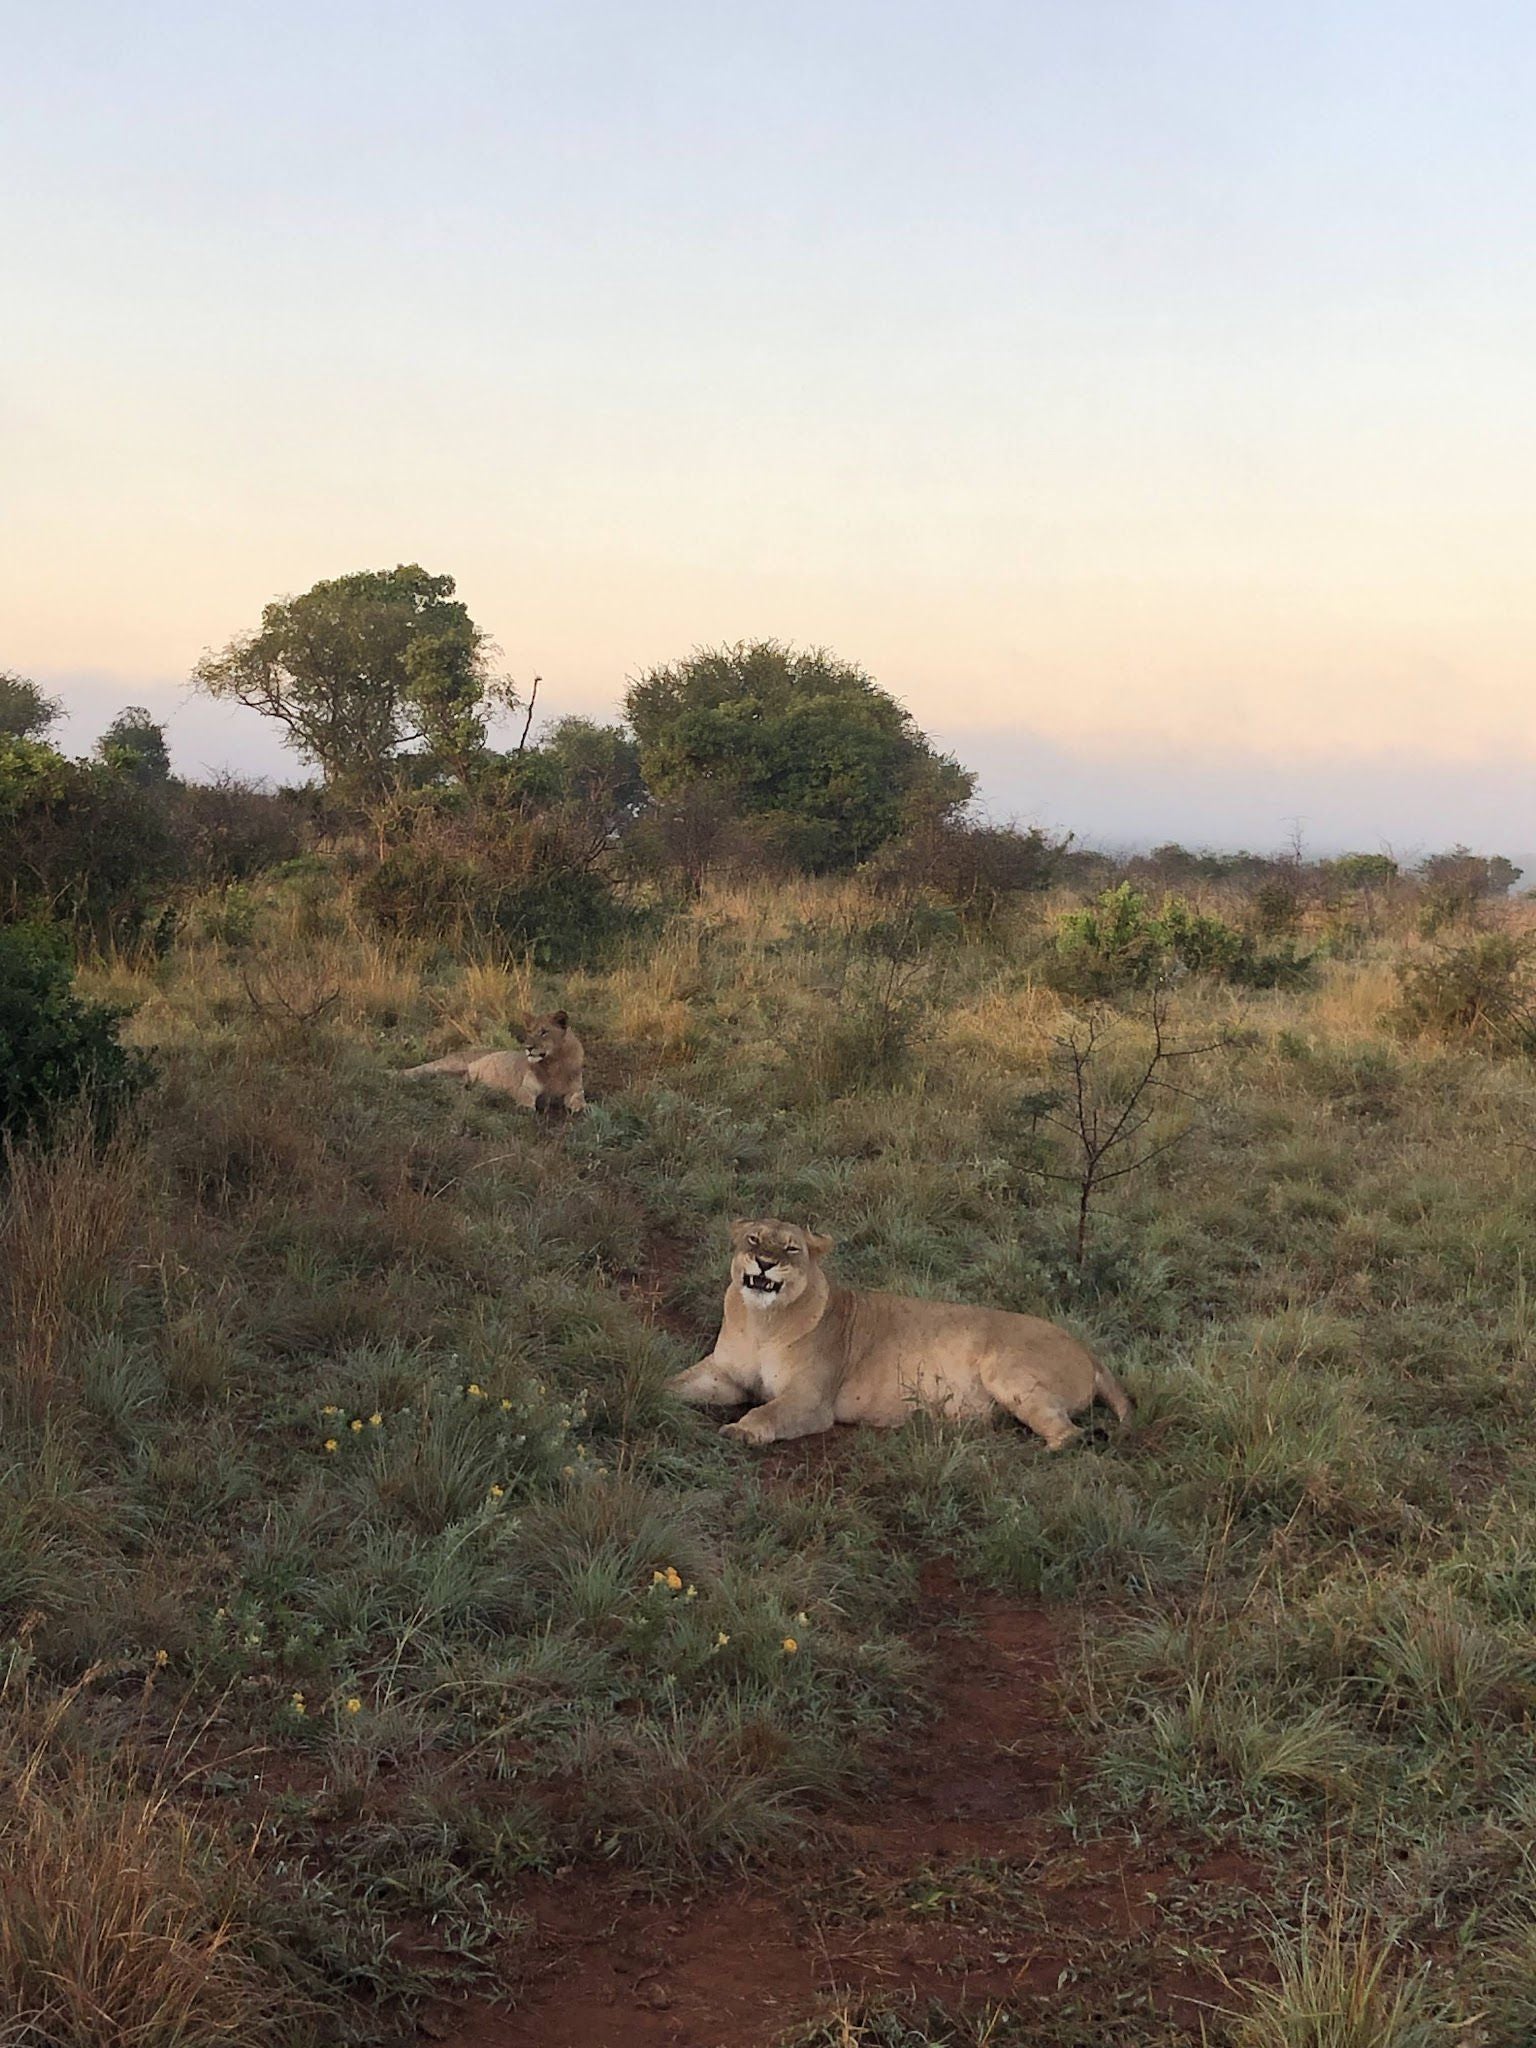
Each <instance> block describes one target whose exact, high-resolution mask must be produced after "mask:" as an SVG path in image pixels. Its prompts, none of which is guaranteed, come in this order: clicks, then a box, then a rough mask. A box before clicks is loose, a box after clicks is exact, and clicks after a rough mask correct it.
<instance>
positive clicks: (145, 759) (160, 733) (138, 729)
mask: <svg viewBox="0 0 1536 2048" xmlns="http://www.w3.org/2000/svg"><path fill="white" fill-rule="evenodd" d="M96 751H97V753H98V754H99V755H100V756H101V758H102V760H103V761H104V762H105V763H106V764H107V766H108V767H109V768H112V769H115V770H116V772H117V773H118V774H119V775H126V776H127V778H128V780H129V781H130V782H135V783H137V784H138V786H139V788H140V789H153V788H155V787H157V786H158V785H160V784H163V783H166V782H169V781H170V779H171V754H170V749H169V748H168V747H167V745H166V743H165V727H164V726H163V725H161V724H159V723H158V721H157V720H155V719H153V718H151V717H150V715H149V713H148V712H147V711H146V710H145V709H144V706H143V705H142V704H130V705H129V706H128V708H127V709H126V710H125V711H120V712H119V713H118V714H117V716H116V718H114V719H113V721H112V723H111V724H110V725H109V726H108V727H107V729H106V731H105V732H104V733H103V734H102V736H101V738H100V739H99V740H98V741H97V743H96Z"/></svg>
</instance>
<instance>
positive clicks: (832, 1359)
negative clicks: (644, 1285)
mask: <svg viewBox="0 0 1536 2048" xmlns="http://www.w3.org/2000/svg"><path fill="white" fill-rule="evenodd" d="M731 1243H732V1246H733V1255H732V1259H731V1281H730V1285H729V1286H728V1287H727V1289H726V1291H725V1318H724V1321H723V1322H722V1324H721V1326H720V1335H719V1336H718V1337H717V1338H716V1340H715V1348H714V1350H713V1351H712V1352H711V1354H710V1356H709V1357H708V1358H706V1359H705V1360H704V1361H703V1363H702V1364H700V1365H695V1366H693V1367H691V1368H690V1369H689V1370H688V1371H687V1372H680V1373H678V1374H677V1375H676V1376H675V1377H674V1378H673V1379H672V1380H671V1381H670V1382H669V1383H668V1384H669V1386H670V1389H671V1391H672V1392H673V1393H674V1394H677V1395H678V1396H680V1398H681V1399H683V1400H684V1401H691V1402H694V1403H696V1404H698V1405H699V1406H702V1407H717V1408H729V1407H737V1406H739V1405H740V1404H741V1403H742V1402H743V1401H757V1402H760V1403H761V1404H762V1405H761V1406H760V1407H756V1408H754V1409H753V1410H752V1411H751V1413H750V1414H748V1415H744V1416H743V1417H742V1418H741V1420H740V1421H739V1422H732V1423H728V1424H727V1425H726V1427H725V1429H724V1431H723V1432H722V1433H723V1434H724V1435H726V1436H735V1437H741V1438H744V1439H745V1440H746V1442H748V1443H754V1444H768V1443H774V1442H777V1441H779V1440H780V1439H782V1438H784V1437H794V1436H810V1435H813V1434H814V1433H815V1432H817V1431H818V1430H823V1429H830V1428H831V1427H832V1425H833V1423H834V1422H865V1423H871V1424H873V1425H874V1426H875V1427H877V1428H881V1429H889V1428H893V1427H894V1426H895V1425H896V1424H897V1423H900V1422H904V1421H905V1420H906V1419H907V1417H908V1416H909V1415H910V1414H911V1413H912V1411H913V1409H914V1408H924V1409H928V1410H930V1411H931V1412H933V1413H936V1414H941V1415H953V1416H985V1415H994V1414H996V1412H997V1410H998V1409H999V1408H1005V1409H1007V1411H1008V1413H1009V1414H1010V1415H1016V1416H1017V1417H1018V1419H1019V1420H1020V1422H1024V1423H1027V1424H1028V1425H1029V1427H1030V1428H1031V1429H1032V1430H1034V1431H1035V1433H1036V1434H1037V1435H1038V1436H1042V1437H1044V1439H1045V1441H1046V1443H1047V1444H1048V1445H1049V1446H1050V1448H1051V1449H1052V1450H1053V1451H1059V1450H1060V1449H1061V1448H1062V1447H1063V1445H1065V1444H1069V1443H1071V1442H1072V1440H1073V1439H1074V1438H1075V1437H1077V1436H1078V1435H1080V1434H1081V1432H1080V1431H1079V1430H1078V1429H1077V1428H1076V1426H1075V1425H1074V1423H1073V1421H1072V1417H1073V1416H1074V1415H1078V1414H1081V1413H1082V1411H1083V1410H1084V1409H1086V1408H1088V1407H1090V1406H1091V1405H1092V1403H1093V1401H1094V1399H1095V1398H1096V1397H1097V1398H1098V1399H1099V1400H1102V1401H1105V1402H1107V1403H1108V1405H1109V1406H1110V1407H1111V1408H1112V1409H1113V1410H1114V1412H1115V1415H1116V1417H1117V1418H1118V1419H1119V1420H1120V1421H1121V1422H1124V1421H1125V1420H1126V1419H1127V1417H1128V1416H1129V1415H1130V1412H1131V1402H1130V1399H1129V1397H1128V1395H1127V1394H1126V1392H1125V1389H1124V1388H1123V1387H1122V1386H1121V1385H1120V1382H1119V1381H1118V1380H1117V1379H1116V1378H1115V1376H1114V1374H1113V1373H1112V1372H1110V1371H1109V1370H1108V1368H1107V1367H1106V1366H1102V1365H1100V1364H1099V1362H1098V1360H1097V1359H1096V1358H1095V1357H1094V1356H1093V1354H1092V1352H1091V1351H1089V1350H1088V1349H1087V1348H1086V1347H1085V1346H1084V1345H1082V1344H1079V1343H1078V1341H1077V1339H1076V1338H1075V1337H1074V1336H1072V1335H1071V1333H1070V1332H1069V1331H1067V1330H1064V1329H1062V1328H1061V1327H1060V1325H1059V1324H1057V1323H1048V1322H1044V1321H1042V1320H1041V1319H1040V1318H1039V1317H1038V1316H1020V1315H1013V1314H1011V1313H1010V1312H1008V1311H1007V1310H1004V1309H995V1308H965V1307H962V1306H961V1305H960V1304H959V1303H957V1302H949V1301H914V1300H910V1299H908V1298H906V1297H905V1296H902V1295H898V1294H861V1293H856V1292H855V1291H854V1289H852V1288H850V1287H840V1286H838V1285H837V1283H836V1282H835V1281H833V1280H831V1279H830V1278H829V1277H828V1275H827V1274H826V1272H825V1271H824V1269H823V1265H822V1261H823V1259H824V1258H825V1256H826V1254H827V1253H828V1252H829V1251H830V1250H831V1249H832V1245H831V1240H830V1239H828V1238H825V1237H818V1236H817V1235H816V1234H815V1232H814V1231H807V1230H802V1229H801V1228H800V1226H799V1225H798V1224H795V1223H781V1222H779V1221H777V1220H776V1219H772V1218H770V1219H767V1220H765V1221H761V1222H740V1223H733V1224H732V1225H731ZM752 1279H758V1280H766V1281H767V1282H768V1283H769V1284H770V1286H772V1285H775V1284H776V1285H777V1287H778V1292H777V1293H770V1292H768V1291H767V1290H766V1289H765V1288H762V1287H760V1286H752V1285H749V1284H748V1282H749V1280H752Z"/></svg>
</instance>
